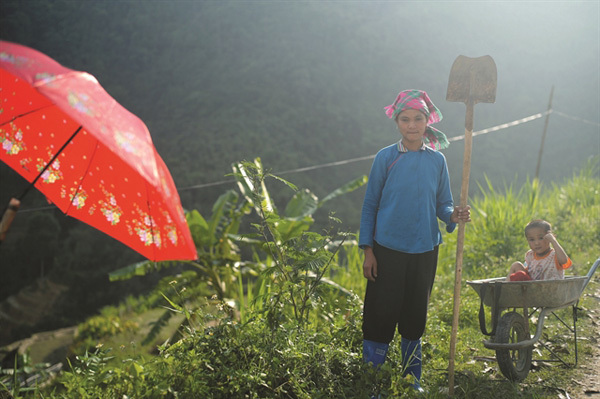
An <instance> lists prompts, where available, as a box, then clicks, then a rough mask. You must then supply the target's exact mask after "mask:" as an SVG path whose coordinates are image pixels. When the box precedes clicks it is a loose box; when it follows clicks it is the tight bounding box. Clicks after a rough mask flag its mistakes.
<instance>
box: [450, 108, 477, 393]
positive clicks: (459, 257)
mask: <svg viewBox="0 0 600 399" xmlns="http://www.w3.org/2000/svg"><path fill="white" fill-rule="evenodd" d="M466 105H467V114H466V116H465V153H464V157H463V171H462V184H461V190H460V206H461V207H463V208H464V207H466V206H467V202H468V198H469V176H470V174H471V150H472V147H473V108H474V104H473V102H472V101H469V102H467V104H466ZM464 243H465V222H464V221H462V220H459V222H458V233H457V237H456V267H455V273H454V307H453V312H452V332H451V334H450V362H449V364H448V393H449V394H450V395H451V396H452V395H454V355H455V353H456V335H457V333H458V315H459V308H460V289H461V285H462V261H463V248H464Z"/></svg>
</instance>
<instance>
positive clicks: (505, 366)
mask: <svg viewBox="0 0 600 399" xmlns="http://www.w3.org/2000/svg"><path fill="white" fill-rule="evenodd" d="M527 339H529V330H528V328H527V322H526V320H525V317H523V315H521V314H519V313H516V312H508V313H505V314H504V315H503V316H502V317H501V318H500V320H499V322H498V329H497V331H496V342H498V343H502V344H507V343H510V344H514V343H518V342H520V341H525V340H527ZM531 355H532V347H531V346H528V347H525V348H522V349H497V350H496V360H497V361H498V366H500V371H502V374H504V376H505V377H506V378H508V379H509V380H510V381H515V382H518V381H523V380H524V379H525V377H527V374H528V373H529V369H530V367H531Z"/></svg>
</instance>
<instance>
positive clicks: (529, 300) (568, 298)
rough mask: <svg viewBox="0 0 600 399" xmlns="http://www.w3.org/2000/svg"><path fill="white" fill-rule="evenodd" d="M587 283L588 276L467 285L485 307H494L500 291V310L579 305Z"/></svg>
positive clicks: (496, 281) (478, 282) (475, 281)
mask: <svg viewBox="0 0 600 399" xmlns="http://www.w3.org/2000/svg"><path fill="white" fill-rule="evenodd" d="M587 280H588V278H587V277H586V276H568V277H565V278H564V280H535V281H506V278H505V277H499V278H490V279H484V280H473V281H467V284H469V285H470V286H471V287H472V288H473V289H474V290H475V291H477V293H478V294H479V297H480V298H481V299H482V301H483V303H484V304H485V305H486V306H492V305H493V304H494V297H495V290H497V289H499V290H500V292H499V298H498V303H497V306H498V307H499V308H538V307H539V308H546V307H547V308H561V307H566V306H569V305H572V304H574V303H575V302H577V300H578V299H579V296H580V295H581V292H582V291H583V288H584V286H585V284H586V282H587ZM484 287H486V288H485V289H484ZM482 293H483V295H484V296H483V297H482Z"/></svg>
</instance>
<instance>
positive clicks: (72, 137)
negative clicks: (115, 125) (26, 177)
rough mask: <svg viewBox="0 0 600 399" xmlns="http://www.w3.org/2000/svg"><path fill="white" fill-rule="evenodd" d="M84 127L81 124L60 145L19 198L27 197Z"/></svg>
mask: <svg viewBox="0 0 600 399" xmlns="http://www.w3.org/2000/svg"><path fill="white" fill-rule="evenodd" d="M82 128H83V126H79V127H78V128H77V130H75V133H73V134H72V135H71V137H69V139H68V140H67V141H66V142H65V143H64V144H63V145H62V147H60V149H59V150H58V151H57V152H56V154H54V156H53V157H52V159H51V160H50V162H48V163H47V164H46V166H44V169H42V170H41V172H40V173H39V174H38V175H37V176H36V178H35V179H33V181H32V182H31V183H30V184H29V186H27V188H26V189H25V190H24V191H23V193H22V194H21V195H20V196H19V200H22V199H23V197H25V195H27V193H28V192H29V190H30V189H31V187H33V186H35V183H37V181H38V180H39V178H40V177H41V176H42V175H43V174H44V172H45V171H46V170H47V169H48V168H49V167H50V165H52V163H53V162H54V161H55V160H56V158H58V156H59V155H60V153H61V152H63V150H64V149H65V147H66V146H67V145H68V144H69V143H70V142H71V141H72V140H73V139H74V138H75V136H76V135H77V133H79V132H80V131H81V129H82Z"/></svg>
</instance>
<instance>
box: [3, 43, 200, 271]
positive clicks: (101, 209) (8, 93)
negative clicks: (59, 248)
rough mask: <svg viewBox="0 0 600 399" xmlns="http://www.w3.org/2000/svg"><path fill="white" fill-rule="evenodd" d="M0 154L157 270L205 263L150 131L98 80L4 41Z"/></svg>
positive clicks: (63, 206)
mask: <svg viewBox="0 0 600 399" xmlns="http://www.w3.org/2000/svg"><path fill="white" fill-rule="evenodd" d="M0 147H1V148H0V159H1V160H2V161H4V162H5V163H6V164H7V165H9V166H10V167H11V168H13V169H14V170H15V171H16V172H18V173H19V174H20V175H21V176H23V177H24V178H25V179H26V180H27V181H29V182H30V183H32V184H34V186H35V187H36V188H37V189H38V190H39V191H41V192H42V193H43V194H44V195H45V196H46V198H47V199H48V200H49V201H51V202H53V203H54V204H55V205H56V206H57V207H58V208H59V209H60V210H61V211H62V212H64V213H65V214H67V215H70V216H72V217H74V218H77V219H79V220H81V221H83V222H85V223H87V224H89V225H91V226H93V227H95V228H97V229H98V230H100V231H102V232H104V233H106V234H108V235H110V236H111V237H114V238H115V239H117V240H119V241H121V242H122V243H124V244H125V245H127V246H129V247H131V248H132V249H134V250H135V251H137V252H139V253H140V254H142V255H143V256H145V257H146V258H148V259H150V260H153V261H162V260H193V259H196V258H197V253H196V247H195V245H194V242H193V240H192V237H191V234H190V230H189V228H188V226H187V223H186V220H185V216H184V212H183V209H182V207H181V200H180V199H179V194H178V193H177V189H176V188H175V184H174V182H173V179H172V177H171V174H170V173H169V170H168V169H167V167H166V165H165V163H164V162H163V160H162V158H161V157H160V156H159V155H158V153H157V152H156V149H155V147H154V144H153V143H152V139H151V137H150V133H149V131H148V129H147V127H146V125H145V124H144V123H143V122H142V121H141V120H140V119H139V118H138V117H137V116H135V115H134V114H132V113H131V112H129V111H127V110H126V109H125V108H124V107H122V106H121V105H120V104H119V103H117V101H116V100H115V99H113V98H112V97H111V96H110V95H109V94H108V93H107V92H106V91H105V90H104V89H103V88H102V86H100V84H99V83H98V81H97V80H96V79H95V78H94V77H93V76H92V75H90V74H88V73H85V72H79V71H74V70H71V69H68V68H65V67H64V66H62V65H60V64H59V63H57V62H56V61H54V60H53V59H51V58H50V57H48V56H46V55H44V54H42V53H40V52H38V51H36V50H33V49H31V48H28V47H25V46H21V45H18V44H14V43H10V42H6V41H0Z"/></svg>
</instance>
